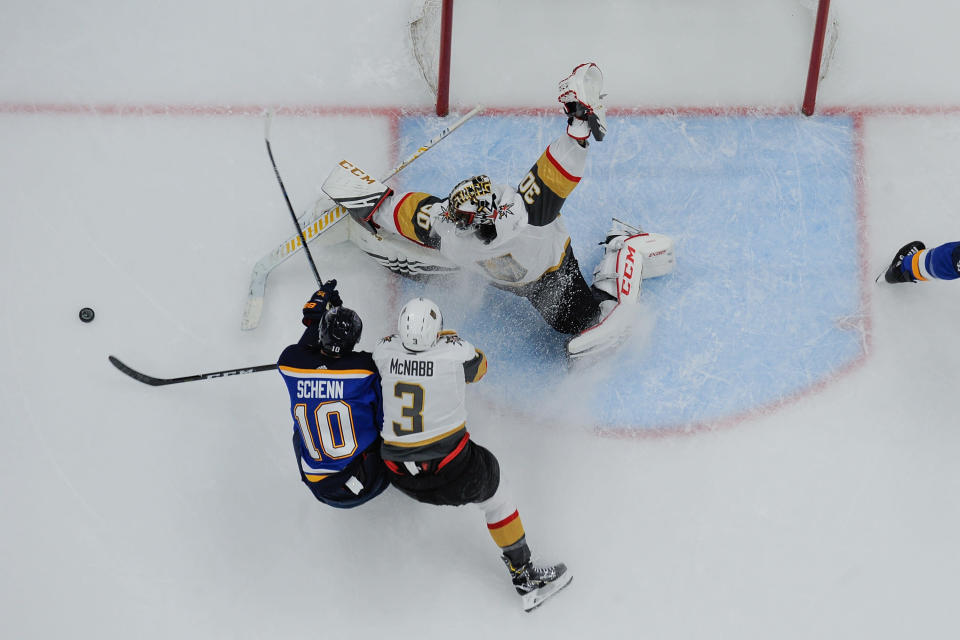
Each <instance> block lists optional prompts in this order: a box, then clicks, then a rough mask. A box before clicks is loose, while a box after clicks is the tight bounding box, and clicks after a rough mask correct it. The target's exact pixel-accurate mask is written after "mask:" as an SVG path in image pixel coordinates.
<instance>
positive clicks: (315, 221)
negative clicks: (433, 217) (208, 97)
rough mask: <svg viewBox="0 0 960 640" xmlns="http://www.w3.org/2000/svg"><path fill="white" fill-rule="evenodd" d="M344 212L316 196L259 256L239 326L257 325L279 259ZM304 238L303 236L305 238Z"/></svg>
mask: <svg viewBox="0 0 960 640" xmlns="http://www.w3.org/2000/svg"><path fill="white" fill-rule="evenodd" d="M483 109H484V107H483V105H477V106H476V107H474V108H473V109H471V110H470V111H468V112H467V113H466V114H465V115H464V116H463V117H462V118H460V119H459V120H457V121H456V122H454V123H453V124H451V125H450V126H449V127H447V128H446V129H444V130H443V131H441V132H440V133H438V134H437V135H436V136H434V137H433V138H431V139H430V141H429V142H427V143H426V144H424V145H423V146H421V147H420V148H419V149H417V150H416V151H414V152H413V153H412V154H410V156H409V157H407V158H406V159H405V160H404V161H403V162H401V163H400V164H398V165H397V166H396V167H395V168H394V169H393V171H391V172H390V173H389V174H387V176H386V177H385V178H384V179H383V180H382V182H386V181H387V180H389V179H390V178H392V177H394V176H395V175H397V174H398V173H400V172H401V171H402V170H403V169H405V168H406V167H408V166H409V165H410V164H411V163H412V162H413V161H414V160H416V159H417V158H419V157H420V156H422V155H423V154H424V153H426V152H427V151H429V150H430V149H432V148H433V147H434V146H435V145H436V144H437V143H439V142H440V141H441V140H443V139H444V138H446V137H447V136H449V135H450V134H451V133H453V132H454V131H456V130H457V129H459V128H460V127H461V126H462V125H463V124H464V123H465V122H467V121H468V120H469V119H470V118H472V117H473V116H475V115H477V114H478V113H480V112H482V111H483ZM346 215H347V210H346V209H345V208H344V207H342V206H340V205H337V204H334V202H333V201H332V200H330V199H329V198H326V197H323V198H320V199H319V200H317V202H316V204H315V205H314V207H313V212H312V213H311V214H310V215H309V216H306V217H305V219H304V221H303V223H302V224H300V223H298V225H297V226H298V227H300V228H301V229H302V231H301V232H300V234H298V235H296V236H293V237H291V238H290V239H288V240H287V241H286V242H284V243H283V244H281V245H279V246H278V247H276V248H275V249H274V250H273V251H271V252H270V253H268V254H267V255H265V256H264V257H262V258H261V259H260V260H258V261H257V263H256V264H255V265H254V267H253V273H252V274H251V275H250V289H249V291H248V293H247V301H246V303H245V305H244V309H243V317H242V318H241V321H240V328H241V329H243V330H244V331H249V330H251V329H256V328H257V325H259V324H260V315H261V314H262V313H263V296H264V293H265V291H266V286H267V276H269V275H270V272H271V271H273V269H275V268H276V267H277V266H278V265H279V264H280V263H282V262H283V261H284V260H286V259H287V258H289V257H290V256H291V255H293V254H294V253H296V252H297V251H299V250H300V248H301V247H302V246H304V245H305V244H306V242H309V241H310V240H313V239H314V238H316V237H317V236H319V235H320V234H322V233H324V232H326V231H327V230H328V229H329V228H330V227H332V226H333V225H334V224H336V223H337V222H339V221H340V220H342V219H343V218H344V217H346ZM304 239H305V240H304Z"/></svg>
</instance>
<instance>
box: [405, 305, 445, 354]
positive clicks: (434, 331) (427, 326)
mask: <svg viewBox="0 0 960 640" xmlns="http://www.w3.org/2000/svg"><path fill="white" fill-rule="evenodd" d="M442 330H443V314H441V313H440V307H438V306H437V305H436V303H435V302H433V301H432V300H428V299H426V298H414V299H413V300H411V301H410V302H408V303H407V304H405V305H403V309H401V310H400V319H399V320H398V321H397V333H399V334H400V344H402V345H403V346H404V348H405V349H409V350H410V351H426V350H427V349H429V348H430V347H432V346H433V345H435V344H437V337H438V335H439V334H440V331H442Z"/></svg>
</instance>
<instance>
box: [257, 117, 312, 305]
mask: <svg viewBox="0 0 960 640" xmlns="http://www.w3.org/2000/svg"><path fill="white" fill-rule="evenodd" d="M272 122H273V111H268V112H267V118H266V122H265V123H264V125H263V141H264V142H266V143H267V155H269V156H270V164H271V165H273V175H275V176H277V183H278V184H279V185H280V191H282V192H283V199H284V200H285V201H286V203H287V209H289V210H290V217H291V218H293V226H294V227H296V229H297V236H299V238H300V242H301V243H302V244H303V250H304V251H306V253H307V260H309V261H310V268H311V269H313V277H314V278H316V279H317V286H318V287H322V286H323V280H322V279H321V278H320V273H319V272H318V271H317V263H316V262H314V261H313V254H312V253H310V247H308V246H307V239H306V238H304V237H303V229H301V228H300V223H299V222H298V221H297V214H296V213H294V211H293V205H292V204H290V196H288V195H287V188H286V187H285V186H283V178H281V177H280V170H279V169H277V161H276V160H274V159H273V147H271V146H270V124H271V123H272Z"/></svg>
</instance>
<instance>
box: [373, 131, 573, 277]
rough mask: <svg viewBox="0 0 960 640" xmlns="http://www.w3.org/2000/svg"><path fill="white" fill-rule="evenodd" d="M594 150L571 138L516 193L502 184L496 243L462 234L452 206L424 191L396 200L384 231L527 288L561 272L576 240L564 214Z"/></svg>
mask: <svg viewBox="0 0 960 640" xmlns="http://www.w3.org/2000/svg"><path fill="white" fill-rule="evenodd" d="M586 154H587V150H586V149H585V148H583V147H581V146H580V145H579V144H577V142H576V141H574V140H573V139H572V138H570V137H569V136H567V135H562V136H560V137H559V138H557V139H556V140H554V141H553V142H552V143H550V145H549V146H548V147H547V149H546V150H545V151H544V152H543V153H542V154H541V156H540V158H539V159H538V160H537V162H536V164H535V165H534V166H533V167H532V168H531V169H530V171H529V172H528V173H527V175H526V176H524V177H523V179H522V180H521V181H520V183H519V184H518V185H517V187H516V188H514V187H510V186H508V185H505V184H494V185H493V192H494V193H495V195H496V201H497V205H498V206H497V212H496V218H495V222H494V224H495V226H496V230H497V235H496V238H494V239H493V240H492V241H490V242H489V243H486V242H484V240H482V239H481V238H479V237H477V236H476V235H475V234H474V233H473V232H472V231H471V230H466V231H463V230H458V229H457V228H456V225H455V224H454V223H453V222H451V221H449V220H447V219H446V217H445V216H444V212H445V211H446V208H447V200H446V199H445V198H440V197H437V196H433V195H430V194H428V193H422V192H403V193H395V194H392V195H390V196H389V197H388V198H387V199H386V200H384V202H383V203H382V204H381V205H380V206H379V207H378V208H377V210H376V212H375V213H374V215H373V219H372V220H373V222H374V223H375V224H376V225H377V226H378V227H379V228H378V232H379V233H381V234H384V235H386V236H391V237H394V238H395V237H397V236H399V237H400V238H404V239H406V240H409V241H412V242H415V243H417V244H418V245H421V246H424V247H428V248H432V249H436V250H438V251H439V252H440V254H441V255H442V256H443V257H445V258H446V259H448V260H449V261H451V262H453V263H455V264H457V265H459V266H461V267H463V268H466V269H470V270H473V271H477V272H480V273H482V274H483V275H485V276H486V277H487V278H489V279H490V280H492V281H493V282H494V283H496V284H498V285H500V286H504V287H514V286H520V285H525V284H528V283H531V282H534V281H536V280H538V279H539V278H540V277H541V276H543V275H544V274H545V273H547V272H549V271H552V270H555V269H557V268H559V266H560V263H561V261H562V260H563V257H564V253H565V251H566V248H567V247H568V246H569V244H570V234H569V233H568V232H567V228H566V225H565V224H564V223H563V220H562V218H560V208H561V207H562V206H563V203H564V201H565V200H566V198H567V196H569V195H570V193H571V192H572V191H573V190H574V188H576V186H577V184H578V183H579V182H580V177H581V176H582V175H583V169H584V167H585V165H586Z"/></svg>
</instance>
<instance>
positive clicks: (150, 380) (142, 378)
mask: <svg viewBox="0 0 960 640" xmlns="http://www.w3.org/2000/svg"><path fill="white" fill-rule="evenodd" d="M107 359H108V360H109V361H110V364H112V365H113V366H115V367H116V368H117V369H119V370H120V371H121V372H123V373H125V374H126V375H128V376H130V377H131V378H133V379H134V380H137V381H138V382H142V383H144V384H149V385H150V386H151V387H159V386H161V385H164V384H170V383H169V381H167V380H164V379H162V378H154V377H153V376H148V375H145V374H142V373H140V372H139V371H137V370H136V369H133V368H131V367H129V366H127V365H126V364H124V363H123V362H122V361H121V360H120V358H117V357H115V356H107Z"/></svg>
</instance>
